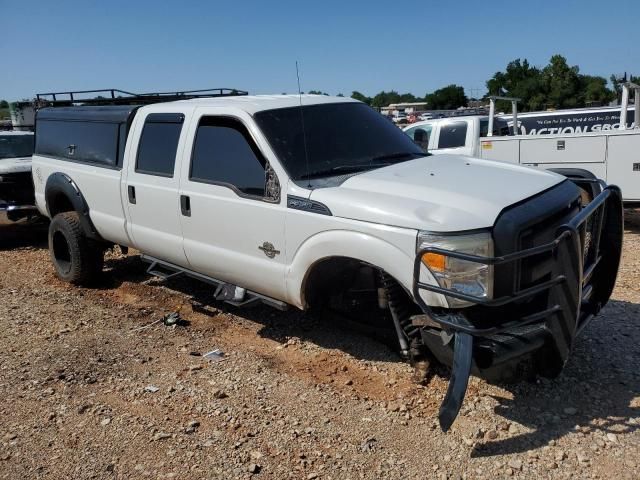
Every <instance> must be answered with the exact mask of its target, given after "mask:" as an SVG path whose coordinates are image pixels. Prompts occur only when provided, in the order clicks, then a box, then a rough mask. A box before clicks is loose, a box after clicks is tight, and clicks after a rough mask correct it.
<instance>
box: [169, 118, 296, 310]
mask: <svg viewBox="0 0 640 480" xmlns="http://www.w3.org/2000/svg"><path fill="white" fill-rule="evenodd" d="M224 112H225V111H224V110H220V109H214V108H211V109H210V108H200V109H198V110H197V111H196V114H195V118H194V120H193V121H192V128H191V130H190V132H189V141H188V143H189V145H190V146H191V153H190V155H189V154H188V152H187V155H185V157H187V156H190V162H185V164H184V165H183V167H182V174H181V175H182V182H181V186H180V187H181V188H180V194H181V202H182V213H181V219H182V230H183V235H184V249H185V252H186V254H187V258H188V260H189V262H190V263H191V265H192V266H193V268H194V269H195V270H197V271H198V272H200V273H203V274H205V275H208V276H210V277H213V278H216V279H219V280H223V281H225V282H228V283H232V284H234V285H238V286H240V287H244V288H247V289H249V290H252V291H255V292H258V293H262V294H264V295H268V296H270V297H274V298H278V299H283V298H284V269H285V258H286V254H285V239H284V218H285V205H286V204H285V203H284V200H283V199H282V198H281V197H282V195H281V194H280V186H279V183H278V180H277V179H278V175H277V173H276V172H275V171H274V170H273V168H272V167H271V166H270V164H269V162H268V161H267V156H266V155H265V153H264V152H265V149H268V146H267V145H266V141H265V140H264V138H263V137H262V135H261V133H260V132H259V131H258V130H257V128H256V127H255V125H254V124H253V122H252V121H251V118H250V117H249V116H248V115H245V114H242V115H245V116H246V118H244V117H241V116H234V115H224ZM238 115H241V114H238ZM187 163H188V164H187ZM277 168H279V167H277ZM267 183H268V184H269V188H267Z"/></svg>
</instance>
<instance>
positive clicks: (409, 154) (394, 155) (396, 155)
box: [371, 152, 427, 162]
mask: <svg viewBox="0 0 640 480" xmlns="http://www.w3.org/2000/svg"><path fill="white" fill-rule="evenodd" d="M426 155H427V154H426V153H418V152H395V153H387V154H386V155H379V156H377V157H373V158H372V159H371V161H372V162H376V161H381V160H395V159H396V158H407V157H424V156H426Z"/></svg>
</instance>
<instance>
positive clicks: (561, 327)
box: [413, 185, 623, 431]
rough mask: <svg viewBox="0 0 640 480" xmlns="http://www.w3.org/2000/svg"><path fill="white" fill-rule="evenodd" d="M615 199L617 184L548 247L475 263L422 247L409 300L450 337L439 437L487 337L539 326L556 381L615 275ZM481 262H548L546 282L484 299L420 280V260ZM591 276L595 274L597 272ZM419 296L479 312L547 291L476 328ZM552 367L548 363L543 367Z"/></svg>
mask: <svg viewBox="0 0 640 480" xmlns="http://www.w3.org/2000/svg"><path fill="white" fill-rule="evenodd" d="M622 234H623V209H622V194H621V192H620V189H619V188H618V187H616V186H613V185H611V186H606V187H604V189H603V190H602V192H601V193H600V194H599V195H598V196H597V197H596V198H594V199H593V200H592V201H591V202H590V203H588V204H587V205H586V206H584V208H582V210H580V211H579V212H578V213H577V214H576V215H575V216H573V217H572V218H571V219H570V220H569V221H567V222H566V223H564V224H562V225H561V226H560V227H558V228H557V230H556V232H555V238H554V240H553V241H551V242H549V243H546V244H543V245H539V246H534V247H532V248H527V249H524V250H520V251H516V252H513V253H509V254H506V255H503V256H497V257H481V256H477V255H471V254H466V253H461V252H455V251H451V250H445V249H441V248H436V247H426V248H423V249H421V250H420V251H419V252H418V253H417V255H416V259H415V263H414V271H413V297H414V300H415V301H416V303H417V304H418V305H419V306H420V308H421V309H422V311H423V312H424V313H425V315H426V316H427V317H428V318H429V319H430V320H432V321H434V322H436V324H438V326H440V327H441V328H442V329H443V330H444V331H446V332H449V333H451V334H452V335H453V336H454V342H453V362H452V372H451V378H450V381H449V387H448V389H447V394H446V396H445V398H444V401H443V402H442V405H441V406H440V412H439V416H438V418H439V421H440V427H441V428H442V430H443V431H447V430H448V429H449V428H450V426H451V425H452V424H453V422H454V420H455V418H456V417H457V415H458V412H459V411H460V408H461V406H462V402H463V400H464V396H465V393H466V389H467V384H468V380H469V375H470V373H471V367H472V363H473V359H474V342H477V341H478V340H480V339H488V338H489V337H490V336H491V335H496V334H500V333H503V332H509V331H510V330H513V329H517V328H519V327H524V326H527V325H531V324H534V323H536V322H538V323H543V324H544V330H545V333H546V334H547V335H546V337H547V339H546V340H545V345H549V346H550V348H551V350H550V351H551V352H552V355H551V357H553V358H554V361H555V364H554V365H553V366H552V368H553V373H552V375H557V374H558V373H559V372H560V370H561V369H562V367H563V366H564V363H565V362H566V360H567V358H568V355H569V351H570V349H571V345H572V343H573V339H574V337H575V335H576V334H577V333H578V332H579V331H580V330H581V329H582V328H583V327H584V326H585V325H586V323H587V322H588V320H590V319H591V318H592V317H593V316H594V315H596V314H597V313H598V312H599V311H600V309H601V308H602V307H603V306H604V305H605V304H606V303H607V301H608V300H609V297H610V296H611V293H612V291H613V287H614V284H615V279H616V276H617V272H618V266H619V263H620V256H621V250H622ZM430 252H431V253H437V254H441V255H444V256H450V257H453V258H457V259H461V260H466V261H469V262H475V263H481V264H484V265H492V266H497V265H504V264H509V263H512V262H518V261H520V260H523V259H527V258H530V257H533V256H536V255H541V254H550V255H552V256H553V262H552V264H553V267H552V268H553V271H552V272H551V276H550V278H549V279H547V280H544V281H541V282H539V283H537V284H534V285H531V286H528V287H526V288H523V289H520V290H516V291H514V292H513V293H512V294H509V295H503V296H500V297H499V298H493V299H487V298H483V297H477V296H472V295H468V294H465V293H461V292H459V291H456V290H453V289H448V288H443V287H441V286H438V285H430V284H427V283H424V282H421V281H420V270H421V266H422V256H423V255H424V254H425V253H430ZM596 272H597V273H596ZM421 290H427V291H431V292H434V293H439V294H442V295H445V296H447V297H453V298H458V299H461V300H466V301H468V302H472V303H474V304H477V305H481V306H484V307H503V306H506V305H509V304H513V303H516V302H521V301H527V300H528V299H530V298H532V297H534V296H536V295H538V294H542V293H545V292H546V293H547V299H548V300H547V302H546V305H545V306H544V308H542V309H540V310H538V311H535V312H533V313H529V312H528V313H527V315H525V316H523V317H521V318H517V319H515V320H513V319H511V320H507V321H504V322H499V323H497V324H496V325H493V326H483V327H477V326H475V325H473V324H472V322H471V321H469V319H467V318H466V317H465V316H464V315H463V313H462V312H461V311H457V313H456V312H449V313H439V312H436V311H434V310H433V309H432V308H431V307H429V305H427V304H426V302H425V301H424V300H423V299H422V297H421V295H420V292H421ZM550 363H553V362H550Z"/></svg>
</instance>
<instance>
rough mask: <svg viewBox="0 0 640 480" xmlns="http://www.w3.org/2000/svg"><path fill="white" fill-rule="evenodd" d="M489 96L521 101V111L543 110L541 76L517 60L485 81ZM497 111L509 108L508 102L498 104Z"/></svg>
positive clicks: (543, 96)
mask: <svg viewBox="0 0 640 480" xmlns="http://www.w3.org/2000/svg"><path fill="white" fill-rule="evenodd" d="M487 90H488V91H489V94H490V95H500V96H505V97H516V98H520V99H521V103H520V105H519V108H520V109H521V110H524V111H527V110H539V109H541V108H543V106H544V102H545V95H544V94H543V91H544V86H543V82H542V75H541V72H540V70H539V69H537V68H535V67H531V66H530V65H529V62H528V61H527V60H526V59H524V60H523V61H521V60H520V59H519V58H518V59H516V60H513V61H512V62H509V63H508V64H507V68H506V69H505V71H504V72H496V73H495V75H494V76H493V77H492V78H491V79H489V80H488V81H487ZM497 107H498V109H499V110H508V109H510V108H511V104H510V103H509V102H498V104H497Z"/></svg>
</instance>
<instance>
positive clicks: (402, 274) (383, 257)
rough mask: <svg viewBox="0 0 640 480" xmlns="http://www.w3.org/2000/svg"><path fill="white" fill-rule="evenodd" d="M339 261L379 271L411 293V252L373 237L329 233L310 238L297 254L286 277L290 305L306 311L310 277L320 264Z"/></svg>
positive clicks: (331, 231)
mask: <svg viewBox="0 0 640 480" xmlns="http://www.w3.org/2000/svg"><path fill="white" fill-rule="evenodd" d="M336 257H342V258H350V259H353V260H359V261H361V262H365V263H368V264H370V265H372V266H374V267H377V268H380V269H382V270H384V271H385V272H387V273H388V274H389V275H391V276H392V277H393V278H395V279H396V280H397V281H398V282H399V283H400V284H401V285H402V286H403V287H404V288H405V289H406V290H407V291H409V292H410V291H411V283H412V275H413V261H414V259H413V258H412V256H411V255H410V254H409V253H408V252H404V251H403V250H401V249H400V248H398V247H397V246H395V245H393V244H391V243H389V242H388V241H386V240H383V239H381V238H379V237H376V236H373V235H370V234H366V233H362V232H353V231H349V230H330V231H324V232H321V233H318V234H316V235H313V236H312V237H310V238H308V239H307V240H305V241H304V243H302V245H300V247H299V248H298V249H297V251H296V252H295V254H294V256H293V259H292V261H291V263H290V265H289V268H288V272H287V276H286V289H287V301H288V302H289V303H290V304H292V305H295V306H297V307H298V308H303V309H304V308H306V307H307V303H306V299H305V283H306V280H307V278H308V275H309V273H310V272H311V271H312V270H313V267H314V266H315V265H317V264H318V263H319V262H321V261H323V260H328V259H330V258H336Z"/></svg>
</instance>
